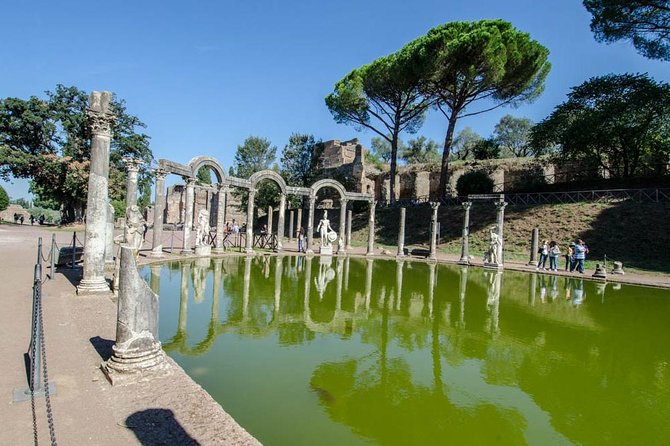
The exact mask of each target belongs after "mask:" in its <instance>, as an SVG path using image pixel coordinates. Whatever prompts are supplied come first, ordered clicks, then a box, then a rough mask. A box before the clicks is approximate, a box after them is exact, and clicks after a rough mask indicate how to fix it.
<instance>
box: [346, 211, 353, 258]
mask: <svg viewBox="0 0 670 446" xmlns="http://www.w3.org/2000/svg"><path fill="white" fill-rule="evenodd" d="M353 212H354V211H353V210H351V209H347V243H346V245H347V251H351V214H353Z"/></svg>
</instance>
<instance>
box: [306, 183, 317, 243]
mask: <svg viewBox="0 0 670 446" xmlns="http://www.w3.org/2000/svg"><path fill="white" fill-rule="evenodd" d="M315 204H316V197H313V196H310V197H309V211H308V216H307V237H306V240H305V241H306V242H307V244H306V246H305V251H306V253H307V254H314V251H313V250H312V243H313V238H314V205H315Z"/></svg>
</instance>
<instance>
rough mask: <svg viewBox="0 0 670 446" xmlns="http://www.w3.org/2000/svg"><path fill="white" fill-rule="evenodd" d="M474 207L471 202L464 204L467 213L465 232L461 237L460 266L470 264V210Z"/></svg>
mask: <svg viewBox="0 0 670 446" xmlns="http://www.w3.org/2000/svg"><path fill="white" fill-rule="evenodd" d="M471 207H472V202H471V201H466V202H464V203H463V209H464V210H465V213H464V215H463V231H462V235H461V258H460V260H459V261H458V263H459V264H460V265H469V264H470V208H471Z"/></svg>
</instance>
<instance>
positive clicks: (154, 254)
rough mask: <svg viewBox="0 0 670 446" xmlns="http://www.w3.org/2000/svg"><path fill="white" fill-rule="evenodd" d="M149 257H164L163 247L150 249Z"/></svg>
mask: <svg viewBox="0 0 670 446" xmlns="http://www.w3.org/2000/svg"><path fill="white" fill-rule="evenodd" d="M149 257H151V258H152V259H159V258H161V257H165V253H164V252H163V248H161V249H160V251H154V250H152V251H151V252H150V253H149Z"/></svg>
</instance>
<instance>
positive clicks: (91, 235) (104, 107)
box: [77, 91, 115, 294]
mask: <svg viewBox="0 0 670 446" xmlns="http://www.w3.org/2000/svg"><path fill="white" fill-rule="evenodd" d="M111 100H112V93H110V92H108V91H104V92H102V93H100V92H98V91H94V92H93V93H91V97H90V100H89V107H88V109H87V110H86V119H87V121H88V125H89V127H90V129H91V134H92V135H93V136H92V138H91V164H90V173H89V177H88V197H87V199H86V247H85V249H84V272H83V278H82V280H81V282H80V283H79V286H78V287H77V293H79V294H91V293H108V292H109V291H110V288H109V285H108V284H107V281H106V280H105V238H106V237H105V233H106V226H107V203H108V198H109V192H108V191H109V147H110V142H111V139H112V124H113V123H114V119H115V117H114V114H113V113H112V111H111V109H110V106H109V105H110V102H111Z"/></svg>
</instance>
